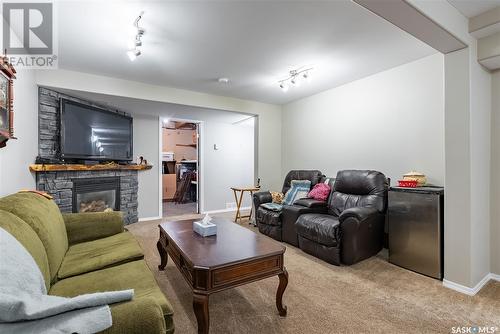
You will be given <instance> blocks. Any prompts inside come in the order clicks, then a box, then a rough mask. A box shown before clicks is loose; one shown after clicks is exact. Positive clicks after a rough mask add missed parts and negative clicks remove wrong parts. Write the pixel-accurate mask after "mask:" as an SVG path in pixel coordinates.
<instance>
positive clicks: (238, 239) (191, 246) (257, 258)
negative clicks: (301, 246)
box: [157, 219, 288, 334]
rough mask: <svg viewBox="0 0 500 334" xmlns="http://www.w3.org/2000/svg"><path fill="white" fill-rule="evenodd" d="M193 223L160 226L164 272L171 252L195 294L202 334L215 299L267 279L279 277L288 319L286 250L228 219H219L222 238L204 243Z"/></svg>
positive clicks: (282, 308)
mask: <svg viewBox="0 0 500 334" xmlns="http://www.w3.org/2000/svg"><path fill="white" fill-rule="evenodd" d="M193 221H195V220H193V219H191V220H181V221H171V222H165V223H162V224H160V225H159V228H160V240H158V243H157V247H158V251H159V253H160V257H161V264H160V265H159V266H158V268H159V269H160V270H163V269H165V266H166V265H167V253H168V255H169V256H170V258H171V259H172V260H173V261H174V263H175V265H176V266H177V268H178V269H179V271H180V272H181V273H182V275H183V276H184V278H185V279H186V281H187V283H188V284H189V286H190V287H191V289H192V290H193V309H194V313H195V315H196V319H197V322H198V333H205V334H206V333H208V331H209V312H208V298H209V295H210V294H212V293H215V292H219V291H222V290H226V289H230V288H234V287H236V286H239V285H243V284H247V283H250V282H254V281H258V280H261V279H264V278H268V277H272V276H276V275H277V276H279V285H278V290H277V292H276V307H277V308H278V312H279V315H280V316H286V306H284V305H283V303H282V297H283V293H284V292H285V288H286V286H287V284H288V273H287V271H286V269H285V266H284V263H283V255H284V253H285V249H286V248H285V247H284V246H283V245H281V244H280V243H278V242H276V241H273V240H271V239H269V238H267V237H265V236H262V235H259V234H257V233H255V232H252V231H251V230H249V229H246V228H244V227H241V226H239V225H237V224H234V223H232V222H230V221H228V220H225V219H216V220H214V222H215V224H217V235H214V236H211V237H206V238H203V237H201V236H199V235H198V234H196V233H195V232H193V227H192V226H193Z"/></svg>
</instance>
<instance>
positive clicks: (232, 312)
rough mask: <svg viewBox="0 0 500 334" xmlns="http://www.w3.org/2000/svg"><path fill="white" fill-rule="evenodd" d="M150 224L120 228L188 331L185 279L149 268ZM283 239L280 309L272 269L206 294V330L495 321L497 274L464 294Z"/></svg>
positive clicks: (152, 249)
mask: <svg viewBox="0 0 500 334" xmlns="http://www.w3.org/2000/svg"><path fill="white" fill-rule="evenodd" d="M226 216H227V215H226ZM184 217H186V216H184ZM188 218H189V217H188ZM170 219H172V218H170ZM157 225H158V221H151V222H143V223H137V224H134V225H131V226H129V227H128V228H129V230H130V231H131V232H132V233H133V234H134V235H135V236H136V238H137V239H138V240H139V242H140V244H141V245H142V247H143V249H144V251H145V254H146V261H147V262H148V265H149V267H150V268H151V271H152V272H153V273H154V275H155V277H156V280H157V281H158V283H159V285H160V287H161V289H162V291H163V292H164V293H165V295H166V296H167V298H168V299H169V300H170V302H171V303H172V306H173V308H174V312H175V314H174V322H175V327H176V333H196V331H197V325H196V318H195V316H194V313H193V310H192V304H191V303H192V297H191V291H190V289H189V287H188V285H187V283H186V282H185V281H184V279H183V277H182V276H181V274H180V273H179V271H178V270H177V268H176V267H175V265H174V264H173V263H172V261H171V260H169V262H168V265H167V268H166V269H165V271H163V272H160V271H158V269H157V268H158V267H157V266H158V264H159V255H158V253H157V250H156V241H157V240H158V227H157ZM242 226H245V227H248V226H249V225H248V223H242ZM285 245H286V246H287V250H286V253H285V266H286V268H287V270H288V273H289V275H290V277H289V284H288V287H287V289H286V291H285V295H284V297H283V299H284V303H285V305H287V306H288V316H287V317H286V318H281V317H279V316H278V313H277V310H276V306H275V294H276V288H277V286H278V278H277V277H275V278H274V277H273V278H269V279H265V280H262V281H259V282H255V283H251V284H248V285H244V286H241V287H238V288H235V289H231V290H226V291H224V292H221V293H218V294H215V295H212V296H211V297H210V332H211V333H260V334H264V333H451V329H452V327H454V326H473V325H478V326H493V327H497V326H498V328H500V282H490V283H488V285H487V286H485V287H484V288H483V289H482V290H481V291H480V293H479V294H477V295H476V296H474V297H469V296H466V295H463V294H460V293H458V292H455V291H452V290H450V289H447V288H444V287H443V286H442V283H441V282H440V281H437V280H434V279H431V278H427V277H424V276H422V275H419V274H416V273H413V272H411V271H408V270H404V269H401V268H399V267H397V266H394V265H391V264H389V263H388V262H387V261H386V260H385V259H384V256H383V255H379V256H377V257H373V258H371V259H368V260H365V261H362V262H361V263H358V264H356V265H353V266H350V267H345V266H343V267H336V266H333V265H329V264H327V263H326V262H323V261H321V260H318V259H316V258H314V257H312V256H309V255H307V254H305V253H304V252H302V251H301V250H300V249H298V248H295V247H293V246H290V245H287V244H285ZM497 332H499V331H497Z"/></svg>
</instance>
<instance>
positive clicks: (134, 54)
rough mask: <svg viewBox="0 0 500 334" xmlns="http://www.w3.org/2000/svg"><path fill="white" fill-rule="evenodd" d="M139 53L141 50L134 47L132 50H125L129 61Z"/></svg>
mask: <svg viewBox="0 0 500 334" xmlns="http://www.w3.org/2000/svg"><path fill="white" fill-rule="evenodd" d="M140 55H141V51H140V50H137V49H134V50H128V51H127V56H128V58H129V59H130V61H134V60H135V58H137V57H138V56H140Z"/></svg>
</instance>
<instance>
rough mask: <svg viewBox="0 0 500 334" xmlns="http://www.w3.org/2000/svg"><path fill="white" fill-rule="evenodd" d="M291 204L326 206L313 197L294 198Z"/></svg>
mask: <svg viewBox="0 0 500 334" xmlns="http://www.w3.org/2000/svg"><path fill="white" fill-rule="evenodd" d="M293 205H298V206H304V207H306V208H326V207H327V204H326V202H323V201H318V200H316V199H314V198H301V199H299V200H296V201H295V202H294V203H293Z"/></svg>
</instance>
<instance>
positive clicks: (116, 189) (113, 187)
mask: <svg viewBox="0 0 500 334" xmlns="http://www.w3.org/2000/svg"><path fill="white" fill-rule="evenodd" d="M119 210H120V178H118V177H105V178H104V177H103V178H95V179H74V180H73V212H106V211H119Z"/></svg>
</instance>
